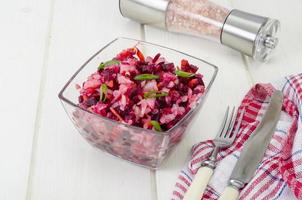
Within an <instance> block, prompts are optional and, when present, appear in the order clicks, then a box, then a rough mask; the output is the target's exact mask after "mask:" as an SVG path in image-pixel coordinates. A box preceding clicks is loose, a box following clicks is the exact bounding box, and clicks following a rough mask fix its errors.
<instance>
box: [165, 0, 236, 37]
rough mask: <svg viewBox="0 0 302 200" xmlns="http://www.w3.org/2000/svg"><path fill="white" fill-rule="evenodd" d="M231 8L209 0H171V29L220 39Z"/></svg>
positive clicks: (169, 28) (169, 19)
mask: <svg viewBox="0 0 302 200" xmlns="http://www.w3.org/2000/svg"><path fill="white" fill-rule="evenodd" d="M229 13H230V10H229V9H227V8H224V7H222V6H219V5H217V4H215V3H213V2H212V1H209V0H171V1H170V2H169V5H168V10H167V13H166V25H167V28H168V30H169V31H174V32H180V33H187V34H191V35H195V36H203V37H208V38H212V39H215V40H218V41H219V40H220V34H221V31H222V27H223V23H224V21H225V19H226V18H227V16H228V15H229Z"/></svg>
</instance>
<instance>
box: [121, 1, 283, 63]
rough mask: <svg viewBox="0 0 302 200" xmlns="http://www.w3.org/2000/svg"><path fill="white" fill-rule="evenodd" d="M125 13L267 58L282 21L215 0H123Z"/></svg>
mask: <svg viewBox="0 0 302 200" xmlns="http://www.w3.org/2000/svg"><path fill="white" fill-rule="evenodd" d="M119 6H120V12H121V14H122V15H123V16H124V17H127V18H130V19H133V20H135V21H138V22H140V23H142V24H146V25H151V26H155V27H159V28H163V29H166V30H168V31H172V32H178V33H185V34H189V35H194V36H198V37H205V38H208V39H212V40H216V41H217V42H220V43H221V44H223V45H226V46H229V47H231V48H233V49H235V50H237V51H240V52H242V53H244V54H246V55H248V56H250V57H252V58H254V59H255V60H260V61H267V60H268V59H269V58H270V55H271V53H272V52H273V50H274V49H275V48H276V46H277V45H278V37H277V34H278V31H279V29H280V22H279V21H278V20H276V19H270V18H268V17H262V16H259V15H255V14H251V13H247V12H244V11H241V10H237V9H230V8H227V7H225V6H222V5H220V4H218V3H215V1H214V0H170V1H168V0H120V2H119Z"/></svg>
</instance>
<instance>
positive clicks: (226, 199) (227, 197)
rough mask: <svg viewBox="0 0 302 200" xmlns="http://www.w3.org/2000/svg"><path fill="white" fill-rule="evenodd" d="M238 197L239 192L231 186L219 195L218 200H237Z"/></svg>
mask: <svg viewBox="0 0 302 200" xmlns="http://www.w3.org/2000/svg"><path fill="white" fill-rule="evenodd" d="M238 196H239V191H238V189H237V188H234V187H232V186H227V187H226V188H225V189H224V191H223V193H222V194H221V195H220V197H219V200H237V199H238Z"/></svg>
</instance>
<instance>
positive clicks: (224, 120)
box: [216, 106, 230, 138]
mask: <svg viewBox="0 0 302 200" xmlns="http://www.w3.org/2000/svg"><path fill="white" fill-rule="evenodd" d="M229 110H230V106H228V107H227V109H226V111H225V114H224V118H223V122H222V124H221V127H220V130H219V132H218V134H217V135H216V138H219V137H220V136H221V134H222V132H223V130H224V128H225V125H226V122H227V119H228V115H229Z"/></svg>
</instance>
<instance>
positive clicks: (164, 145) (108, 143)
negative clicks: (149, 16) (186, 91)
mask: <svg viewBox="0 0 302 200" xmlns="http://www.w3.org/2000/svg"><path fill="white" fill-rule="evenodd" d="M133 46H137V47H138V48H139V49H140V50H141V51H142V52H143V54H144V55H156V54H157V53H161V55H162V56H163V57H165V58H166V59H167V60H168V61H170V62H174V63H175V64H179V63H180V60H181V59H187V60H188V61H189V62H190V63H192V64H194V65H196V66H198V67H199V71H198V72H200V73H201V74H203V75H204V83H205V86H206V90H205V94H204V95H203V96H202V97H201V98H199V99H198V100H197V103H196V106H195V107H194V108H192V109H191V110H190V112H188V113H187V114H186V115H185V117H184V118H182V120H180V121H179V122H178V123H177V124H176V125H175V126H174V127H172V128H171V129H169V130H168V131H166V132H160V133H159V132H155V131H152V130H147V129H143V128H140V127H135V126H130V125H127V124H123V123H120V122H118V121H113V120H111V119H108V118H105V117H102V116H100V115H97V114H95V113H92V112H90V111H88V110H84V109H82V108H80V107H79V106H78V96H79V91H78V90H77V89H76V87H75V86H76V84H79V85H81V84H82V83H83V82H84V81H85V80H86V79H87V77H88V76H89V75H90V74H92V73H93V72H95V71H96V69H97V66H98V65H99V64H100V63H101V62H102V61H106V60H110V59H112V58H113V57H114V56H115V55H116V54H117V53H118V52H120V51H121V50H123V49H127V48H130V47H133ZM217 71H218V68H217V67H216V66H214V65H212V64H210V63H208V62H206V61H203V60H201V59H198V58H196V57H193V56H190V55H188V54H186V53H182V52H180V51H176V50H173V49H170V48H167V47H163V46H160V45H156V44H152V43H148V42H144V41H140V40H135V39H129V38H117V39H115V40H113V41H112V42H110V43H109V44H107V45H106V46H105V47H103V48H102V49H101V50H99V51H98V52H97V53H96V54H94V55H93V56H92V57H91V58H90V59H89V60H88V61H87V62H85V63H84V65H82V66H81V67H80V69H79V70H77V71H76V72H75V74H74V75H73V76H72V77H71V78H70V79H69V80H68V82H67V83H66V85H65V86H64V87H63V89H62V90H61V91H60V93H59V98H60V100H61V102H62V104H63V107H64V109H65V111H66V113H67V114H68V116H69V117H70V119H71V120H72V122H73V123H74V125H75V126H76V128H77V129H78V131H79V132H80V134H81V135H82V136H83V137H84V138H85V139H86V140H87V141H88V142H89V143H90V144H91V145H93V146H95V147H97V148H99V149H101V150H103V151H105V152H108V153H110V154H112V155H114V156H116V157H119V158H122V159H124V160H127V161H130V162H132V163H135V164H138V165H140V166H144V167H147V168H151V169H157V168H158V167H159V166H160V164H161V163H162V161H163V160H164V158H165V157H167V155H168V154H169V153H170V152H171V150H172V149H173V148H174V147H175V145H176V144H178V143H179V142H180V140H181V138H182V136H183V135H184V133H185V132H186V129H187V127H188V125H189V123H190V122H191V121H192V119H193V117H194V116H195V114H196V113H197V111H198V110H199V109H200V108H201V105H202V102H203V101H204V98H205V96H206V94H207V93H208V92H209V89H210V87H211V85H212V83H213V81H214V79H215V77H216V74H217Z"/></svg>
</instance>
